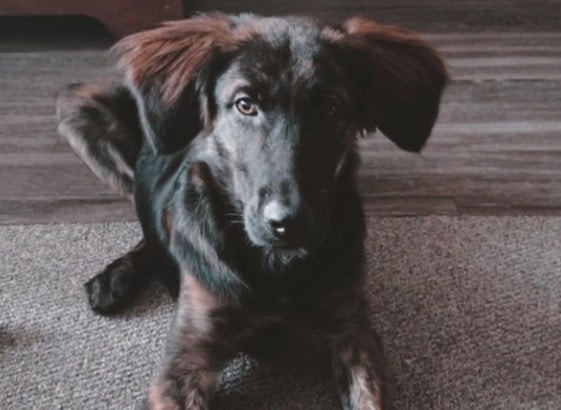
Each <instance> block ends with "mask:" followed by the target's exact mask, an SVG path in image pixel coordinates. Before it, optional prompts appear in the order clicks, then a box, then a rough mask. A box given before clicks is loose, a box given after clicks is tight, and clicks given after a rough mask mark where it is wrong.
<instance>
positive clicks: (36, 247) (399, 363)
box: [0, 217, 561, 410]
mask: <svg viewBox="0 0 561 410" xmlns="http://www.w3.org/2000/svg"><path fill="white" fill-rule="evenodd" d="M138 236H139V230H138V227H137V225H136V224H123V223H114V224H94V225H50V226H49V225H42V226H41V225H34V226H4V227H0V373H1V375H0V376H1V377H0V408H1V409H16V410H21V409H80V410H86V409H92V410H94V409H95V410H100V409H128V408H134V406H135V405H136V404H138V402H139V401H140V400H141V398H142V397H143V396H144V393H145V391H146V386H147V384H148V383H149V380H150V377H151V375H152V374H153V371H154V370H155V368H156V366H157V363H158V361H159V357H160V352H161V349H162V346H163V341H164V338H165V333H166V329H167V326H168V321H169V318H170V314H171V312H172V309H173V303H172V301H171V300H170V299H169V298H168V297H167V296H166V295H165V294H164V293H163V292H162V291H161V290H159V289H158V290H157V291H150V292H148V293H147V294H146V295H145V298H144V299H143V301H142V302H141V303H140V304H139V305H138V306H136V307H135V308H134V309H133V310H132V311H131V312H129V313H127V314H124V315H122V316H119V317H116V318H111V319H108V318H103V317H98V316H95V315H93V314H92V313H90V312H89V311H88V309H87V307H86V304H85V300H84V295H83V293H82V283H83V282H84V281H85V280H86V279H87V278H89V277H90V276H91V275H92V274H93V273H94V272H95V271H96V270H97V269H100V268H101V267H102V266H103V265H104V264H105V263H107V262H109V261H110V260H111V258H113V257H116V256H117V255H119V254H120V253H121V252H123V251H124V250H125V249H126V248H127V247H128V246H129V245H131V244H133V243H134V242H135V240H136V239H137V238H138ZM368 259H369V264H370V270H369V272H370V276H369V278H370V289H369V290H370V294H371V296H372V306H373V308H374V310H373V316H374V322H375V323H376V324H377V326H378V328H379V330H380V333H381V334H382V336H383V339H384V342H385V345H386V348H387V353H388V359H389V362H390V364H391V375H390V383H391V392H392V396H393V399H394V402H395V405H394V407H395V408H396V409H413V410H417V409H443V410H448V409H540V410H541V409H552V410H553V409H555V410H558V409H561V218H547V217H520V218H515V217H508V218H494V217H465V218H456V217H425V218H381V219H379V218H376V219H370V220H369V239H368ZM336 408H337V402H336V398H335V397H334V392H333V387H332V385H331V381H330V378H329V365H328V362H327V358H326V356H325V352H324V351H323V350H321V349H318V348H317V347H316V345H315V344H314V343H313V341H310V340H303V341H298V342H297V344H296V347H295V348H294V350H293V351H292V352H290V354H289V355H288V356H285V357H282V358H280V359H278V361H277V362H276V363H272V364H267V363H257V362H255V361H254V360H252V359H249V358H247V357H239V358H238V359H237V360H235V361H234V362H233V363H232V364H231V366H230V367H229V369H228V370H227V371H226V373H225V376H224V378H223V381H222V383H221V386H220V388H219V391H218V394H217V397H216V399H215V400H214V402H213V405H212V409H224V410H226V409H228V410H230V409H231V410H237V409H240V410H241V409H244V410H252V409H283V410H292V409H318V410H320V409H322V410H323V409H336Z"/></svg>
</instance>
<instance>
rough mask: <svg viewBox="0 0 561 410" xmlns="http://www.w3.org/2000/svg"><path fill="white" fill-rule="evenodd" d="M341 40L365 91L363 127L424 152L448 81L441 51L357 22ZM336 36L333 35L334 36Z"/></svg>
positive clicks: (350, 23)
mask: <svg viewBox="0 0 561 410" xmlns="http://www.w3.org/2000/svg"><path fill="white" fill-rule="evenodd" d="M344 28H345V34H344V35H343V36H340V37H339V38H337V39H336V41H337V42H338V43H340V44H343V46H344V48H346V49H347V50H351V51H352V53H351V54H352V57H351V58H350V59H349V61H350V64H351V65H352V67H351V70H352V71H353V72H354V73H355V74H356V73H358V74H359V75H358V76H357V75H355V77H356V78H358V79H359V81H360V84H358V89H359V90H363V91H362V99H361V105H362V107H361V111H362V113H361V116H362V118H361V122H362V124H361V125H362V126H363V127H364V128H365V129H367V130H369V131H373V130H375V129H376V128H379V129H380V130H381V131H382V132H383V133H384V134H385V135H386V136H387V137H388V138H390V139H391V140H392V141H394V142H395V143H396V144H397V145H398V146H399V147H401V148H403V149H405V150H408V151H414V152H419V151H420V150H421V149H422V147H423V146H424V144H425V142H426V140H427V139H428V137H429V135H430V132H431V130H432V127H433V125H434V122H435V120H436V117H437V115H438V109H439V105H440V96H441V94H442V91H443V89H444V87H445V85H446V82H447V80H448V75H447V72H446V68H445V66H444V63H443V61H442V59H441V58H440V57H439V56H438V54H437V52H436V50H434V49H433V48H432V47H431V46H429V45H428V44H427V43H426V42H424V41H423V40H421V39H420V38H418V37H417V36H415V35H414V34H412V33H409V32H407V31H405V30H400V29H397V28H394V27H388V26H383V25H379V24H377V23H374V22H372V21H369V20H365V19H361V18H353V19H351V20H349V21H347V22H346V23H345V26H344ZM331 37H333V33H331Z"/></svg>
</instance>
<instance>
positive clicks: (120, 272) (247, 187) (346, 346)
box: [58, 14, 447, 409]
mask: <svg viewBox="0 0 561 410" xmlns="http://www.w3.org/2000/svg"><path fill="white" fill-rule="evenodd" d="M116 51H117V52H118V53H119V54H120V55H121V60H120V67H121V68H122V69H123V71H124V81H123V85H118V86H114V87H107V88H98V87H95V86H86V85H74V86H71V87H69V89H68V90H67V91H66V92H65V93H63V95H61V97H60V98H59V101H58V116H59V122H60V126H59V131H60V133H61V134H62V135H63V136H64V137H65V138H66V139H67V141H68V142H69V143H70V144H71V145H72V147H73V149H74V150H75V151H76V152H77V154H78V155H79V156H80V157H81V158H82V159H83V160H84V161H85V162H86V163H87V164H88V165H89V166H90V167H91V168H92V169H93V171H94V172H95V173H96V174H97V175H98V176H99V177H101V178H102V179H103V180H105V181H107V182H108V183H109V184H111V185H112V186H113V187H115V188H116V189H118V190H119V191H120V192H122V193H123V194H125V195H127V196H129V197H134V201H135V204H136V209H137V213H138V217H139V220H140V222H141V225H142V229H143V232H144V239H143V241H142V242H141V243H140V244H139V245H137V247H136V248H134V249H133V250H132V251H131V252H130V253H128V254H127V255H125V256H123V257H122V258H120V259H118V260H116V261H114V262H113V263H112V264H110V265H109V266H108V267H107V268H106V269H105V270H104V271H103V272H102V273H100V274H99V275H98V276H96V277H95V278H94V279H92V280H91V281H90V282H88V283H87V284H86V287H87V291H88V295H89V302H90V305H91V306H92V308H93V309H94V310H95V311H98V312H100V313H109V312H111V311H113V310H115V309H117V308H119V307H121V306H122V305H123V304H125V303H126V302H127V301H128V300H129V299H130V297H132V296H133V295H134V294H135V293H136V291H137V289H138V288H139V287H140V286H142V284H144V283H145V282H146V280H147V279H148V278H149V277H151V276H154V275H158V276H163V277H165V278H166V281H167V283H168V284H169V285H170V286H171V287H172V288H175V289H176V291H177V292H178V294H179V304H178V313H177V317H176V322H175V326H174V329H173V331H172V332H171V334H170V336H169V340H168V348H167V349H166V355H165V359H164V361H163V365H162V368H161V371H160V373H159V376H158V378H157V380H156V381H155V382H154V384H153V385H152V387H151V388H150V393H149V399H148V402H149V406H150V408H154V409H202V408H206V407H207V403H208V399H209V395H210V394H211V391H212V387H213V383H214V381H215V379H216V376H217V374H218V373H219V371H220V369H221V368H222V366H223V365H224V364H225V362H226V361H227V360H228V359H229V358H231V357H232V356H233V355H234V354H235V353H236V352H238V351H240V350H242V349H244V348H246V347H247V346H248V345H250V344H252V343H253V342H254V341H255V339H256V338H258V337H262V336H263V335H267V334H271V332H273V333H272V334H275V333H274V332H276V331H277V329H279V328H281V326H282V325H283V323H285V322H286V321H290V320H297V319H305V320H309V321H311V323H314V325H320V326H321V327H322V328H323V329H324V331H325V333H326V335H327V341H328V343H329V346H330V349H331V352H332V357H333V367H334V372H335V379H336V384H337V388H338V391H339V394H340V397H341V401H342V403H343V407H344V408H345V409H382V408H383V407H384V404H383V402H384V393H383V391H384V384H383V358H382V351H381V346H380V343H379V341H378V337H377V335H376V334H375V332H374V331H373V330H372V327H371V326H370V324H369V319H368V306H367V302H366V300H365V298H364V297H363V295H362V283H363V262H364V257H363V253H364V249H363V240H364V236H365V222H364V217H363V211H362V207H361V203H360V200H359V196H358V194H357V190H356V187H355V173H356V170H357V166H358V154H357V152H356V138H357V134H360V133H361V132H364V131H373V130H375V129H377V128H378V129H380V131H382V132H383V133H384V134H385V135H386V136H387V137H389V138H390V139H391V140H392V141H394V142H395V143H396V144H397V145H398V146H400V147H401V148H403V149H405V150H408V151H416V152H417V151H419V150H420V149H421V148H422V147H423V145H424V143H425V141H426V140H427V138H428V136H429V134H430V131H431V129H432V126H433V124H434V121H435V119H436V116H437V113H438V108H439V102H440V96H441V93H442V90H443V88H444V86H445V83H446V80H447V75H446V70H445V68H444V65H443V63H442V61H441V59H440V58H439V57H438V56H437V54H436V52H435V51H434V50H433V49H432V48H431V47H429V46H428V45H427V44H426V43H424V42H423V41H421V40H420V39H418V38H417V37H415V36H414V35H412V34H410V33H407V32H404V31H401V30H397V29H394V28H389V27H384V26H380V25H378V24H376V23H373V22H370V21H367V20H363V19H351V20H349V21H347V22H346V23H345V24H344V25H342V26H322V25H318V24H317V23H315V22H313V21H311V20H309V19H303V18H261V17H258V16H253V15H240V16H224V15H218V14H217V15H207V16H200V17H197V18H194V19H191V20H185V21H181V22H175V23H169V24H166V25H165V26H163V27H161V28H158V29H155V30H151V31H146V32H142V33H138V34H135V35H132V36H130V37H127V38H125V39H124V40H122V41H121V42H120V43H118V44H117V46H116Z"/></svg>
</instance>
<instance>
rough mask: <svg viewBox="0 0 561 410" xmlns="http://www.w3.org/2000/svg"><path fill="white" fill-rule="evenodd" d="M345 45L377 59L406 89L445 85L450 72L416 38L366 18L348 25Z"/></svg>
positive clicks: (431, 50) (439, 59) (438, 58)
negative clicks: (437, 81) (436, 82)
mask: <svg viewBox="0 0 561 410" xmlns="http://www.w3.org/2000/svg"><path fill="white" fill-rule="evenodd" d="M344 27H345V29H346V32H347V36H345V37H344V41H345V42H347V43H350V45H352V46H355V47H359V48H363V49H364V50H365V51H368V52H369V53H371V54H372V55H373V56H375V57H377V58H378V59H379V60H378V61H379V63H380V65H381V67H382V68H385V70H387V71H388V73H389V74H391V75H392V76H394V77H395V78H396V79H398V80H399V81H400V82H402V83H403V84H404V85H407V86H415V85H418V84H425V83H427V82H429V83H430V82H432V81H434V79H435V78H436V77H438V78H441V79H442V80H444V81H446V78H447V72H446V67H445V66H444V63H443V61H442V59H441V58H440V57H439V56H438V54H437V52H436V50H435V49H434V48H432V47H431V46H430V45H429V44H428V43H427V42H425V41H424V40H422V39H421V38H420V37H419V36H417V35H416V34H414V33H412V32H409V31H407V30H403V29H401V28H398V27H394V26H386V25H381V24H378V23H376V22H374V21H370V20H366V19H363V18H359V17H357V18H352V19H350V20H348V21H347V22H345V26H344Z"/></svg>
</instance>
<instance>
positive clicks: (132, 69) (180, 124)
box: [113, 14, 241, 153]
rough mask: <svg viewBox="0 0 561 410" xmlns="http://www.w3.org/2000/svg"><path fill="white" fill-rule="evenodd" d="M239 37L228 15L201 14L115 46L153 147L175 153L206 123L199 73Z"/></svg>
mask: <svg viewBox="0 0 561 410" xmlns="http://www.w3.org/2000/svg"><path fill="white" fill-rule="evenodd" d="M240 40H241V39H240V38H239V36H238V37H236V35H235V34H234V31H233V24H232V22H231V21H230V20H229V19H228V18H227V17H226V16H224V15H221V14H214V15H202V16H199V17H196V18H193V19H189V20H183V21H178V22H170V23H166V24H165V25H164V26H162V27H160V28H156V29H154V30H149V31H144V32H140V33H137V34H133V35H131V36H128V37H126V38H124V39H123V40H121V41H120V42H119V43H117V44H116V45H115V47H114V49H113V50H114V51H115V52H117V53H118V54H120V56H121V57H120V60H119V64H118V66H119V67H120V68H121V69H122V70H124V73H125V79H126V85H127V87H128V88H129V89H130V90H131V92H132V94H133V95H134V97H135V99H136V102H137V105H138V110H139V114H140V120H141V123H142V128H143V130H144V134H145V136H146V138H147V139H148V141H149V143H150V144H151V145H152V147H153V148H154V149H155V150H157V151H160V152H164V153H166V152H172V151H175V150H177V149H179V148H181V147H183V146H185V145H186V144H187V143H188V142H189V141H190V140H191V139H193V138H194V137H195V136H196V135H197V134H198V132H199V131H200V130H201V128H202V126H203V121H204V120H203V118H202V116H203V115H202V114H203V113H202V112H201V102H200V99H199V95H198V94H199V91H200V88H201V87H203V85H201V84H200V83H201V72H202V71H203V68H204V67H205V65H207V64H208V63H209V61H210V60H212V57H213V56H216V55H217V54H220V53H224V52H229V51H232V50H233V49H234V48H235V47H236V45H237V44H238V43H239V41H240Z"/></svg>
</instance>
